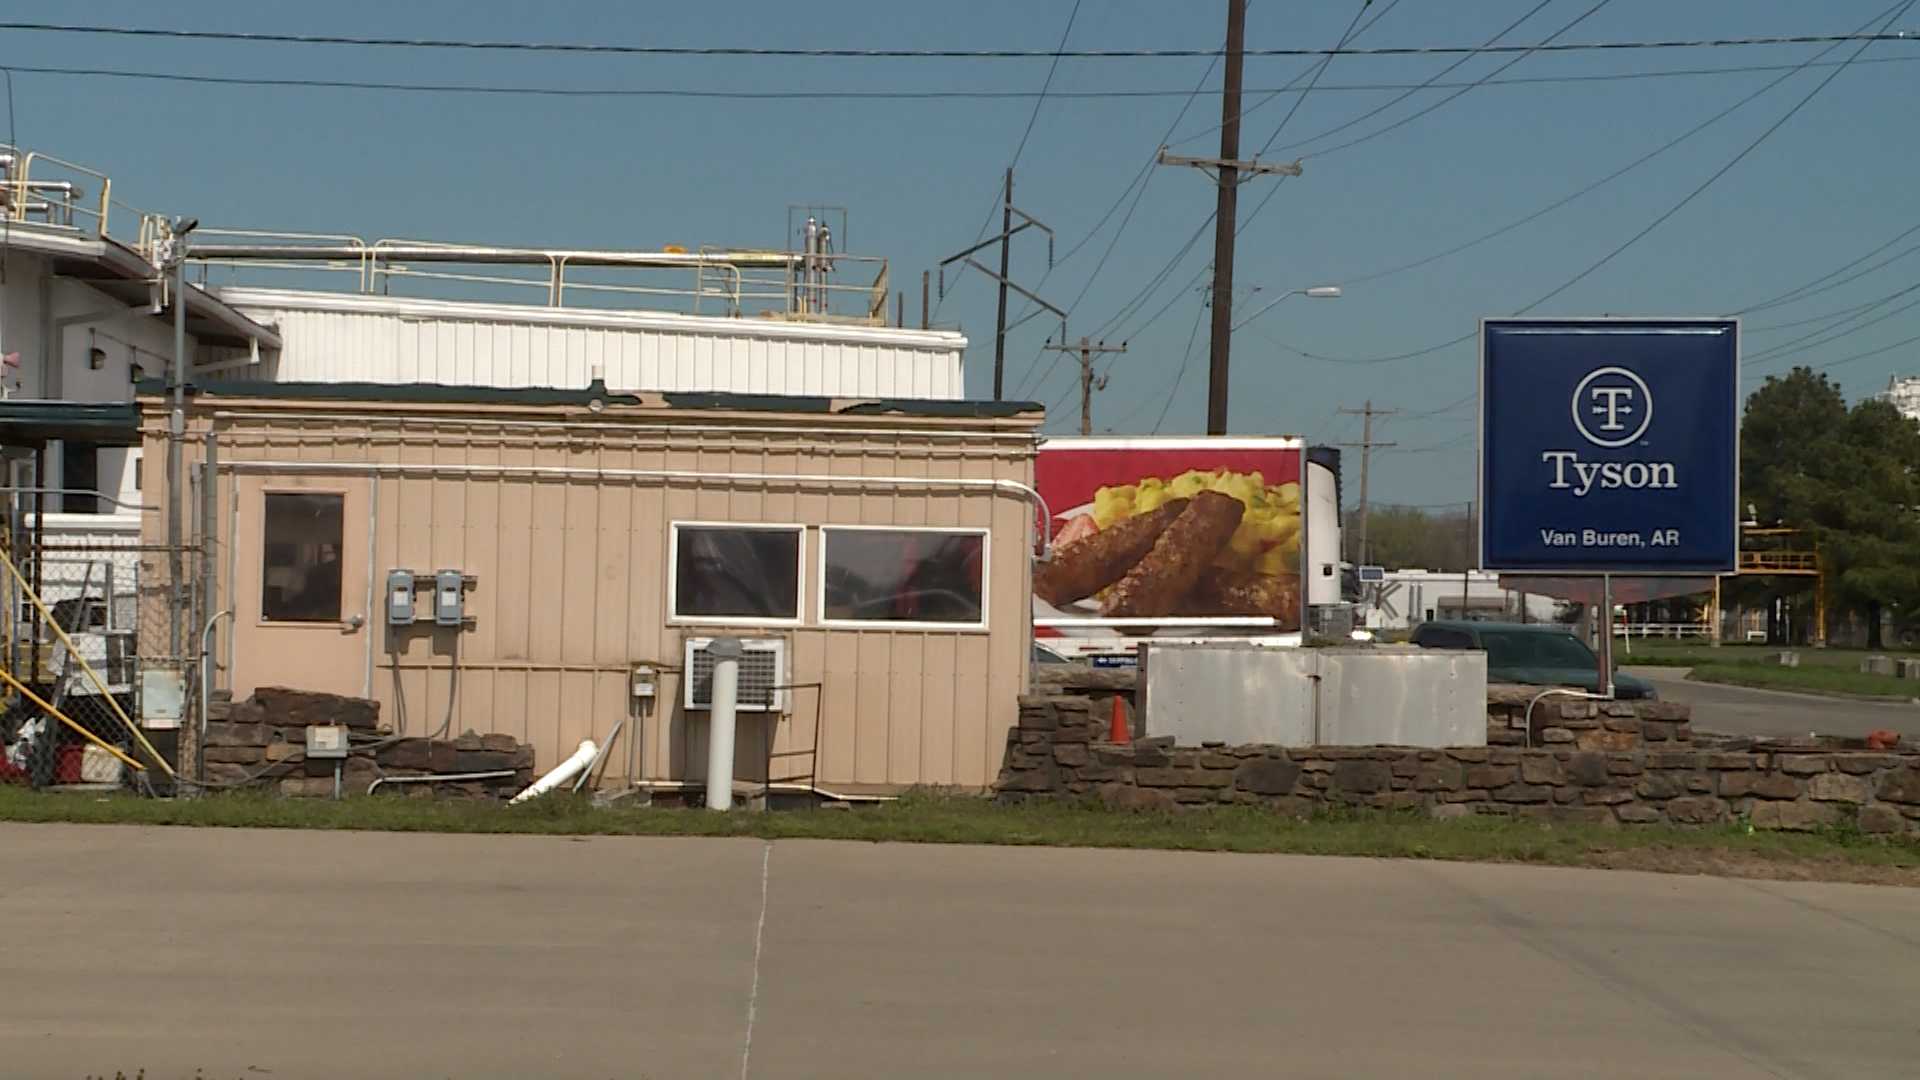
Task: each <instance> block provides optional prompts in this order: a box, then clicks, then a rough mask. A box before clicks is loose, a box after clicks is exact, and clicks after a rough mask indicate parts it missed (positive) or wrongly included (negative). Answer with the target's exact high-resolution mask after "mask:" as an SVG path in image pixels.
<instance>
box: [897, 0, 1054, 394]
mask: <svg viewBox="0 0 1920 1080" xmlns="http://www.w3.org/2000/svg"><path fill="white" fill-rule="evenodd" d="M1079 17H1080V0H1073V9H1072V10H1071V11H1069V12H1067V25H1066V26H1065V27H1064V28H1063V29H1062V30H1061V31H1060V48H1063V49H1064V48H1066V45H1067V37H1068V36H1069V35H1071V34H1072V33H1073V24H1074V20H1076V19H1078V18H1079ZM1059 70H1060V61H1059V60H1058V59H1057V58H1056V59H1055V60H1054V61H1053V63H1051V64H1049V65H1047V77H1046V79H1045V80H1044V81H1043V82H1041V84H1040V94H1039V96H1037V97H1035V98H1034V99H1033V112H1031V113H1029V114H1028V115H1027V126H1026V129H1025V130H1023V131H1022V132H1020V142H1019V144H1018V145H1016V146H1015V147H1014V148H1013V157H1012V158H1011V159H1009V160H1008V162H1007V174H1006V189H1005V191H1004V193H1003V194H1001V195H997V196H996V197H995V199H994V200H993V202H991V203H988V204H987V216H986V219H985V220H983V221H982V222H980V231H979V232H977V233H975V234H974V237H973V242H974V243H975V244H978V243H979V242H980V240H981V238H982V237H984V236H986V235H987V230H988V229H989V228H992V227H993V212H994V210H995V209H1004V210H1005V216H1004V217H1003V219H1002V221H1001V225H1000V229H1001V232H1002V233H1003V234H1004V233H1009V232H1010V231H1011V230H1012V229H1013V220H1012V208H1013V169H1014V166H1016V165H1018V164H1020V155H1021V154H1023V153H1025V152H1026V149H1027V139H1028V137H1029V136H1031V135H1032V134H1033V125H1034V124H1036V123H1038V122H1039V120H1040V107H1041V106H1042V105H1044V104H1046V101H1047V91H1048V90H1050V89H1052V88H1053V76H1054V73H1055V72H1057V71H1059ZM1048 250H1049V251H1051V250H1052V249H1051V248H1049V249H1048ZM961 270H962V271H965V270H966V267H964V266H962V267H961ZM1006 276H1007V246H1006V237H1005V236H1004V235H1003V236H1002V238H1001V243H1000V277H1001V286H1000V315H999V319H998V320H997V321H998V326H997V328H996V333H995V335H994V354H995V355H994V365H993V379H994V387H993V391H994V393H993V396H994V398H995V399H996V400H998V399H999V397H1000V377H1001V372H1002V363H1003V360H1004V355H1003V354H1004V351H1005V349H1006V337H1007V289H1006V281H1005V279H1006ZM946 300H947V292H946V290H945V289H941V290H940V300H939V302H938V303H936V304H934V307H933V313H934V314H935V315H938V314H940V309H941V308H942V307H944V306H945V305H946ZM1061 321H1062V322H1063V323H1064V322H1065V321H1066V320H1065V319H1064V318H1062V319H1061Z"/></svg>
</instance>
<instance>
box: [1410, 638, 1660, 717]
mask: <svg viewBox="0 0 1920 1080" xmlns="http://www.w3.org/2000/svg"><path fill="white" fill-rule="evenodd" d="M1412 641H1413V643H1414V644H1415V645H1418V646H1420V647H1421V648H1423V649H1479V650H1481V651H1483V652H1485V653H1486V654H1487V681H1488V682H1495V683H1520V684H1522V685H1526V686H1570V687H1574V688H1576V689H1580V690H1585V691H1586V692H1587V693H1590V694H1593V693H1598V692H1599V683H1600V658H1599V657H1597V656H1595V655H1594V654H1593V650H1592V649H1589V648H1587V643H1586V642H1584V641H1581V640H1580V639H1579V638H1578V637H1576V636H1574V634H1573V632H1572V631H1571V630H1568V629H1567V628H1566V627H1564V626H1559V625H1554V624H1541V623H1497V622H1469V621H1456V620H1447V621H1439V622H1426V623H1421V624H1420V625H1419V626H1417V627H1415V628H1414V631H1413V638H1412ZM1613 691H1614V695H1615V696H1616V697H1619V698H1622V699H1633V698H1641V699H1652V698H1655V697H1658V696H1659V695H1658V694H1657V693H1656V692H1655V690H1654V688H1653V684H1652V683H1649V682H1647V681H1646V680H1645V679H1637V678H1634V677H1633V676H1632V675H1626V674H1622V673H1621V672H1618V671H1615V672H1614V673H1613Z"/></svg>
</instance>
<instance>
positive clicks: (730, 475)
mask: <svg viewBox="0 0 1920 1080" xmlns="http://www.w3.org/2000/svg"><path fill="white" fill-rule="evenodd" d="M229 434H231V432H229ZM221 468H223V469H226V470H228V471H229V472H268V473H275V472H277V473H312V474H316V475H329V474H332V475H347V476H381V475H389V476H409V475H411V476H498V477H524V478H527V479H530V480H539V479H543V478H544V479H556V480H557V479H582V480H688V481H706V482H709V483H716V484H719V483H726V484H736V483H751V484H768V483H774V484H795V485H804V484H813V485H818V486H821V487H854V488H859V487H872V488H923V489H926V490H930V491H940V490H948V489H950V490H953V491H995V492H999V493H1000V494H1003V495H1013V496H1017V497H1019V498H1021V499H1023V500H1025V501H1026V502H1027V503H1028V504H1029V505H1031V506H1032V507H1034V508H1035V509H1036V510H1037V511H1038V512H1039V519H1038V520H1037V521H1030V522H1029V523H1028V526H1029V528H1032V529H1034V540H1033V544H1032V545H1031V547H1032V548H1033V551H1034V553H1035V555H1036V556H1037V557H1039V558H1042V559H1045V558H1049V557H1051V555H1052V551H1053V547H1052V538H1051V537H1050V536H1048V530H1047V529H1046V527H1045V526H1046V523H1047V522H1049V521H1052V520H1053V511H1052V510H1051V509H1050V508H1049V507H1048V506H1047V501H1046V499H1044V498H1043V497H1041V495H1040V493H1039V492H1038V491H1036V490H1034V489H1033V488H1031V487H1029V486H1027V485H1026V484H1023V483H1021V482H1019V481H1018V480H1000V479H987V478H984V477H981V478H973V477H955V476H851V475H835V474H820V473H759V472H702V471H700V470H698V469H602V468H586V467H575V466H567V465H427V464H402V463H399V462H372V461H366V462H362V461H298V460H293V461H274V460H272V459H250V460H245V461H230V462H227V463H225V464H224V465H222V466H221Z"/></svg>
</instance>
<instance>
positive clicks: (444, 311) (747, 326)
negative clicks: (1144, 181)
mask: <svg viewBox="0 0 1920 1080" xmlns="http://www.w3.org/2000/svg"><path fill="white" fill-rule="evenodd" d="M214 292H215V294H216V295H218V296H219V297H220V298H221V299H223V300H225V301H226V302H227V303H228V304H231V305H233V306H234V307H236V308H242V309H247V308H252V309H272V310H278V311H326V312H340V313H347V314H361V315H397V316H402V317H411V318H419V319H458V320H469V321H483V322H496V323H499V322H505V323H521V324H525V325H533V326H570V327H590V328H596V329H606V330H653V331H664V332H670V333H678V334H713V335H724V336H727V337H754V338H763V339H767V340H771V341H805V342H820V343H824V344H843V345H864V346H887V347H891V348H910V349H932V350H937V351H941V352H949V351H951V352H958V351H960V350H964V349H965V348H966V347H967V338H966V335H965V334H961V333H958V332H956V331H952V330H916V329H909V328H905V327H894V326H848V325H842V324H838V323H830V322H789V321H785V320H781V319H756V318H732V317H726V316H717V315H682V314H678V313H674V312H664V311H614V310H603V309H598V308H580V307H539V306H534V305H530V304H488V303H478V302H474V301H467V300H426V299H420V298H417V297H406V296H363V295H357V294H352V293H340V292H320V291H307V290H295V289H254V288H221V289H215V290H214Z"/></svg>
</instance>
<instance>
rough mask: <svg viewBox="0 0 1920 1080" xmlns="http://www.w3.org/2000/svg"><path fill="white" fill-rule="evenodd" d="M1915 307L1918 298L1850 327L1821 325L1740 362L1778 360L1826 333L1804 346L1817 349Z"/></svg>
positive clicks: (1908, 290) (1912, 289)
mask: <svg viewBox="0 0 1920 1080" xmlns="http://www.w3.org/2000/svg"><path fill="white" fill-rule="evenodd" d="M1915 291H1920V284H1915V285H1912V286H1909V287H1908V288H1906V289H1903V290H1901V291H1900V292H1898V293H1895V294H1894V295H1893V296H1892V297H1888V298H1887V299H1886V300H1882V301H1880V303H1881V304H1885V303H1888V302H1890V301H1891V300H1893V299H1895V298H1897V297H1901V296H1905V295H1907V294H1908V293H1912V292H1915ZM1915 307H1920V300H1910V301H1908V302H1907V303H1904V304H1901V305H1900V306H1899V307H1897V308H1894V309H1893V310H1892V311H1888V312H1885V313H1883V314H1881V315H1879V316H1877V317H1875V318H1872V319H1868V320H1867V321H1866V322H1863V323H1859V324H1856V325H1854V326H1851V327H1847V328H1846V329H1841V327H1843V326H1846V323H1839V324H1836V325H1834V326H1827V327H1822V328H1821V329H1819V330H1815V331H1813V332H1812V333H1809V334H1803V335H1801V336H1800V337H1797V338H1794V339H1793V340H1792V341H1783V342H1781V343H1780V344H1778V345H1775V346H1773V347H1771V348H1768V349H1762V350H1761V351H1759V352H1757V353H1754V354H1753V355H1751V356H1748V357H1745V358H1744V359H1743V361H1742V362H1743V365H1744V366H1746V367H1752V366H1753V365H1755V364H1764V363H1767V362H1769V361H1772V360H1778V359H1780V358H1781V357H1783V356H1786V355H1787V354H1788V353H1790V352H1792V351H1793V350H1794V349H1796V348H1798V347H1800V346H1801V345H1802V344H1803V343H1805V342H1808V341H1812V339H1813V338H1817V337H1821V336H1822V335H1828V336H1827V337H1825V338H1824V339H1823V340H1820V341H1813V343H1812V344H1810V345H1806V346H1805V348H1806V349H1817V348H1820V347H1821V346H1823V345H1829V344H1832V343H1833V342H1836V341H1839V340H1841V339H1842V338H1849V337H1852V336H1853V335H1855V334H1857V333H1859V332H1860V331H1862V330H1865V329H1867V328H1868V327H1870V326H1878V325H1879V324H1881V323H1883V322H1886V321H1887V320H1888V319H1891V318H1893V317H1894V316H1895V315H1898V314H1900V313H1901V312H1903V311H1909V310H1911V309H1913V308H1915ZM1868 310H1869V311H1870V310H1872V309H1871V308H1869V309H1868ZM1860 314H1861V315H1864V314H1866V312H1861V313H1860ZM1859 317H1860V316H1859V315H1855V316H1853V318H1856V319H1857V318H1859ZM1849 321H1851V320H1849Z"/></svg>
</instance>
